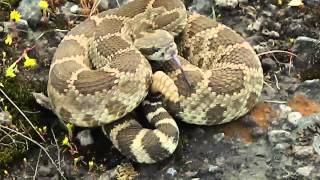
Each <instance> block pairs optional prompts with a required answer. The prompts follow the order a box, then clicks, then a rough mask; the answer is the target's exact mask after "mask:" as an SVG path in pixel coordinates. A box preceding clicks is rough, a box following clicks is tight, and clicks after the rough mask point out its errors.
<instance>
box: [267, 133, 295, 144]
mask: <svg viewBox="0 0 320 180" xmlns="http://www.w3.org/2000/svg"><path fill="white" fill-rule="evenodd" d="M268 140H269V142H271V143H272V144H273V145H274V144H278V143H292V142H293V141H294V138H293V137H292V135H291V133H290V132H288V131H284V130H272V131H270V132H268Z"/></svg>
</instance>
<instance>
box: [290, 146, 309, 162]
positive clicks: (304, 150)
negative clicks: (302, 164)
mask: <svg viewBox="0 0 320 180" xmlns="http://www.w3.org/2000/svg"><path fill="white" fill-rule="evenodd" d="M293 152H294V153H295V155H296V156H297V158H301V159H302V158H306V157H310V156H312V154H313V147H312V146H294V147H293Z"/></svg>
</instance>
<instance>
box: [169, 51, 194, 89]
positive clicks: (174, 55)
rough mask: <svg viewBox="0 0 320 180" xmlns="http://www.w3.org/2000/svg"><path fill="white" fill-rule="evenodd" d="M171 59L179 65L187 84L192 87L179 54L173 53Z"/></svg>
mask: <svg viewBox="0 0 320 180" xmlns="http://www.w3.org/2000/svg"><path fill="white" fill-rule="evenodd" d="M171 60H172V61H173V62H174V63H175V64H176V65H177V66H178V67H179V69H180V71H181V73H182V75H183V78H184V79H185V80H186V82H187V84H188V85H189V87H191V84H190V82H189V80H188V78H187V76H186V73H185V72H184V70H183V69H182V66H181V63H180V60H179V58H178V55H177V54H176V53H174V54H172V58H171Z"/></svg>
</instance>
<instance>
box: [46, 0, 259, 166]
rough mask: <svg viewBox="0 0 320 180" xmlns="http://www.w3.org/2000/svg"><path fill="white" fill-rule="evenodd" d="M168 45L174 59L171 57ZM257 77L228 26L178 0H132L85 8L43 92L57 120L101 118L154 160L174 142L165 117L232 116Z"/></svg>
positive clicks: (135, 154) (250, 101)
mask: <svg viewBox="0 0 320 180" xmlns="http://www.w3.org/2000/svg"><path fill="white" fill-rule="evenodd" d="M177 53H179V56H177V57H178V59H179V60H180V63H181V64H180V65H179V63H178V64H177V63H174V62H173V61H171V59H172V58H173V54H177ZM262 85H263V72H262V68H261V64H260V61H259V59H258V57H257V55H256V54H255V52H254V50H253V49H252V47H251V46H250V45H249V44H248V43H247V42H246V41H245V40H244V39H243V38H242V37H241V36H240V35H238V34H237V33H236V32H235V31H233V30H231V29H230V28H228V27H226V26H224V25H222V24H220V23H218V22H216V21H214V20H212V19H210V18H208V17H205V16H202V15H199V14H196V13H189V12H187V11H186V8H185V6H184V4H183V2H181V1H180V0H135V1H132V2H130V3H128V4H126V5H123V6H122V7H120V8H117V9H110V10H108V11H105V12H101V13H99V14H97V15H95V16H91V17H90V18H88V19H87V20H85V21H83V22H81V23H80V24H79V25H77V26H75V27H74V28H73V29H72V30H71V31H70V32H69V33H68V34H67V35H66V36H65V37H64V39H63V40H62V42H61V43H60V45H59V46H58V48H57V50H56V53H55V55H54V57H53V61H52V64H51V67H50V72H49V81H48V87H47V91H48V96H49V99H50V104H51V106H52V109H53V111H54V112H55V114H57V116H58V117H59V118H60V119H62V120H64V121H67V122H71V123H74V124H75V125H77V126H83V127H94V126H102V127H103V131H104V133H105V134H106V135H107V136H108V137H109V138H110V140H111V141H112V142H113V144H114V146H115V147H116V148H117V149H118V150H119V151H120V152H121V153H123V154H124V155H125V156H127V157H129V158H131V159H133V160H135V161H137V162H139V163H155V162H158V161H160V160H162V159H164V158H166V157H168V156H170V155H171V154H172V153H173V152H174V150H175V149H176V147H177V144H178V140H179V129H178V126H177V124H176V122H175V120H174V119H180V120H182V121H185V122H187V123H191V124H198V125H214V124H222V123H226V122H229V121H231V120H233V119H237V118H238V117H240V116H243V115H244V114H246V113H247V112H248V111H249V110H250V109H252V107H253V106H254V105H255V104H256V103H257V101H258V99H259V96H260V93H261V90H262ZM159 92H160V93H159ZM148 94H149V95H148ZM159 94H160V95H159ZM141 104H142V107H143V109H144V110H145V113H146V117H147V119H148V121H149V122H150V124H152V125H153V126H154V129H147V128H143V127H142V126H141V125H140V124H139V123H138V121H136V119H135V118H136V117H135V115H134V113H132V112H133V111H134V109H135V108H136V107H137V106H139V105H141Z"/></svg>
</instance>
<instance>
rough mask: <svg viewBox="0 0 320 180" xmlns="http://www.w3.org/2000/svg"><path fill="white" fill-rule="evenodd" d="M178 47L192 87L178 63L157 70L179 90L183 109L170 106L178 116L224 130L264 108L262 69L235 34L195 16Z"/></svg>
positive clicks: (219, 25)
mask: <svg viewBox="0 0 320 180" xmlns="http://www.w3.org/2000/svg"><path fill="white" fill-rule="evenodd" d="M178 47H179V48H180V53H181V56H182V57H180V59H181V61H182V68H183V69H184V71H185V74H186V76H187V78H188V80H189V83H190V84H191V87H190V86H189V85H188V84H187V83H186V81H185V79H184V77H183V76H182V74H181V71H180V70H179V69H177V67H176V66H175V65H174V64H173V63H172V62H166V63H157V62H156V63H154V66H153V67H154V68H155V69H156V70H163V71H165V72H166V73H167V74H168V75H169V77H170V78H171V79H173V80H174V82H175V85H176V86H177V88H178V92H179V95H180V96H179V101H178V102H177V103H175V102H172V101H168V100H164V101H165V103H166V106H167V107H166V109H167V110H168V111H169V112H170V113H171V114H172V115H174V116H176V117H179V119H181V120H182V121H185V122H187V123H191V124H199V125H215V124H222V123H227V122H230V121H231V120H234V119H237V118H239V117H241V116H243V115H244V114H246V113H247V112H248V111H249V110H251V109H252V108H253V106H254V105H255V104H256V103H257V102H258V100H259V97H260V93H261V90H262V86H263V71H262V68H261V64H260V61H259V58H258V57H257V55H256V54H255V52H254V50H253V49H252V47H251V46H250V45H249V43H248V42H246V41H245V40H244V39H243V38H242V37H241V36H240V35H239V34H237V33H236V32H235V31H233V30H232V29H230V28H228V27H226V26H224V25H222V24H220V23H217V22H215V21H213V20H212V19H210V18H208V17H205V16H201V15H199V14H191V13H190V14H189V17H188V23H187V27H186V28H185V30H184V31H183V32H182V35H181V37H180V42H179V45H178ZM183 57H184V58H185V59H187V60H185V59H184V58H183Z"/></svg>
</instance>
